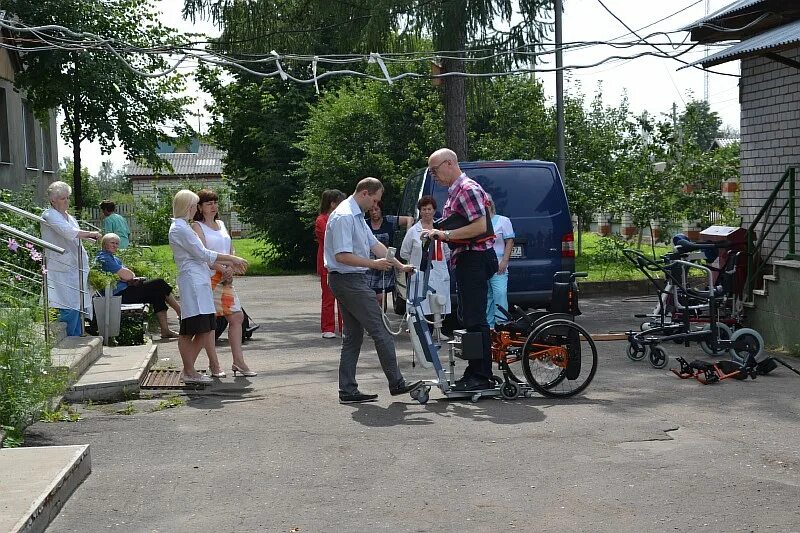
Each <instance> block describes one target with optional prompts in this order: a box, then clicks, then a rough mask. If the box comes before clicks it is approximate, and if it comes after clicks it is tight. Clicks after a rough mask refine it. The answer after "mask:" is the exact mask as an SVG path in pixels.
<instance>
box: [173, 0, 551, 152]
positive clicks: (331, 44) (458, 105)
mask: <svg viewBox="0 0 800 533" xmlns="http://www.w3.org/2000/svg"><path fill="white" fill-rule="evenodd" d="M184 6H185V9H184V13H185V14H186V15H188V16H190V17H195V16H198V15H199V16H210V17H211V18H212V19H213V20H215V21H217V22H218V23H219V24H220V25H222V26H223V27H224V32H223V36H222V38H221V39H220V40H219V42H218V43H217V46H219V47H220V48H221V49H223V50H232V51H237V52H260V53H269V51H271V50H279V51H285V52H289V53H293V54H348V53H365V52H372V51H375V50H381V51H416V50H418V49H419V44H420V41H419V38H425V39H430V41H431V42H432V44H433V47H434V49H435V50H442V51H455V52H454V53H451V54H445V55H443V58H442V68H443V71H444V72H465V62H464V59H467V58H473V57H476V56H477V55H484V56H486V57H490V58H494V60H487V61H485V62H482V63H481V65H482V66H481V67H478V68H480V69H483V70H485V71H489V70H494V69H498V68H499V69H503V68H508V67H509V66H511V65H515V64H518V63H525V64H527V63H528V62H529V61H530V56H529V55H527V54H525V53H520V54H518V55H501V56H495V55H494V54H495V53H497V52H504V51H507V50H511V49H518V50H520V52H530V51H532V50H533V49H534V48H535V43H538V42H540V41H541V40H542V39H543V37H544V36H545V35H546V34H547V32H548V30H549V27H550V26H549V24H547V23H545V22H543V21H542V18H543V17H544V15H545V14H546V13H547V12H548V11H549V9H550V8H551V6H552V0H525V1H520V2H512V1H511V0H469V1H468V0H448V1H436V0H351V1H348V2H329V1H320V0H282V1H279V0H251V1H248V2H240V1H237V0H184ZM276 13H280V15H281V16H276ZM498 27H501V28H502V27H507V28H508V29H504V30H499V29H497V28H498ZM469 49H471V50H474V51H475V52H470V51H469ZM461 51H463V52H461ZM347 68H352V65H347ZM470 68H472V67H470ZM442 91H443V105H444V122H445V142H446V144H447V145H448V146H449V147H450V148H452V149H453V150H455V152H456V153H457V154H458V155H459V157H460V158H462V159H467V158H468V157H469V152H468V146H467V108H466V94H467V91H466V81H465V78H464V77H462V76H447V77H445V78H443V83H442Z"/></svg>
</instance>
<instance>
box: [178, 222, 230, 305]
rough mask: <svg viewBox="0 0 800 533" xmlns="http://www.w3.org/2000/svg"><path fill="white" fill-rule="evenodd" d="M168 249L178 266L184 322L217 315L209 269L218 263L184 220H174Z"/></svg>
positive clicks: (215, 254)
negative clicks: (191, 318) (203, 316)
mask: <svg viewBox="0 0 800 533" xmlns="http://www.w3.org/2000/svg"><path fill="white" fill-rule="evenodd" d="M169 246H170V248H172V257H173V258H174V260H175V264H176V265H177V266H178V290H179V291H180V295H181V319H184V318H189V317H192V316H197V315H213V314H216V311H217V310H216V307H215V306H214V295H213V293H212V292H211V278H210V277H209V276H208V268H209V267H210V266H211V265H212V264H213V263H214V262H215V261H216V260H217V255H218V254H217V252H215V251H213V250H209V249H208V248H206V247H205V246H203V243H202V242H201V241H200V237H198V236H197V234H196V233H195V232H194V231H192V228H191V227H190V226H189V224H188V223H187V222H186V221H185V220H183V219H181V218H173V219H172V225H171V226H170V228H169Z"/></svg>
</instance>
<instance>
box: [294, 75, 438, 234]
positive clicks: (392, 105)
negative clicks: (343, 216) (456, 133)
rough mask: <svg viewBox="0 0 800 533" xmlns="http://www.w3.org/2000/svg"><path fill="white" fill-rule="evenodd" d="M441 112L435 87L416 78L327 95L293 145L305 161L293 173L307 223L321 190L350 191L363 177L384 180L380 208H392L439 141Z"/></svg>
mask: <svg viewBox="0 0 800 533" xmlns="http://www.w3.org/2000/svg"><path fill="white" fill-rule="evenodd" d="M441 112H442V107H441V103H440V100H439V98H438V96H437V95H436V93H435V91H434V90H433V88H432V87H431V86H430V84H428V83H426V82H424V81H419V80H415V81H408V82H404V83H401V84H394V85H388V84H385V83H381V82H375V81H363V80H350V81H349V82H347V83H345V84H344V85H343V86H342V87H341V88H339V89H338V90H337V91H335V92H329V93H327V94H326V95H325V96H324V97H323V98H322V99H321V100H320V102H319V104H318V105H316V106H314V107H313V108H312V109H311V114H310V116H309V119H308V121H307V123H306V127H305V129H304V130H303V132H302V138H301V141H300V142H299V143H298V144H297V147H298V148H300V149H301V150H302V151H303V156H304V157H302V159H300V162H299V165H298V170H297V172H296V173H295V174H296V175H297V176H298V178H299V179H300V182H301V183H302V184H303V193H302V196H301V201H300V207H301V210H302V212H303V214H304V215H305V216H306V219H307V220H308V222H309V223H310V221H311V220H313V217H314V216H316V213H317V209H318V207H319V196H320V193H321V192H322V191H323V190H325V189H329V188H339V189H341V190H342V191H345V192H346V193H350V192H352V191H353V190H355V185H356V183H357V182H358V181H359V180H360V179H361V178H363V177H365V176H374V177H377V178H379V179H380V180H382V181H383V183H384V185H385V186H386V192H385V193H384V206H385V207H384V209H387V210H389V209H391V208H393V207H395V204H394V201H395V200H396V199H397V197H398V194H399V193H400V192H402V190H403V186H404V182H405V179H406V178H407V177H408V176H409V175H410V174H411V173H412V172H413V171H414V170H416V169H418V168H420V167H424V166H425V164H426V161H427V157H428V154H430V152H431V151H432V150H434V149H435V148H436V147H438V146H440V144H441V142H442V137H443V128H442V123H441V118H440V117H441Z"/></svg>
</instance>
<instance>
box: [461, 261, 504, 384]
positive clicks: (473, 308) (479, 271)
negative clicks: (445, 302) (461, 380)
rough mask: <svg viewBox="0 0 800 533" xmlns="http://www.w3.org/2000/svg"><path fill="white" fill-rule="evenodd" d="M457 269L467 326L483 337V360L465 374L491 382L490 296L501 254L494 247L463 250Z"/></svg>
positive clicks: (474, 362)
mask: <svg viewBox="0 0 800 533" xmlns="http://www.w3.org/2000/svg"><path fill="white" fill-rule="evenodd" d="M455 271H456V284H457V285H458V305H459V307H460V311H461V321H462V324H463V326H464V329H466V330H467V331H469V332H480V333H481V335H482V337H483V359H473V360H471V361H469V363H467V368H466V369H465V370H464V377H465V378H472V379H478V380H486V381H488V380H490V379H491V378H492V340H491V337H490V336H489V326H488V324H486V297H487V295H488V292H489V278H491V277H492V275H494V274H495V273H496V272H497V255H496V254H495V253H494V250H492V249H491V248H490V249H489V250H486V251H474V250H467V251H464V252H461V253H459V254H458V255H457V256H456V268H455Z"/></svg>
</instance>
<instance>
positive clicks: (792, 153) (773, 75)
mask: <svg viewBox="0 0 800 533" xmlns="http://www.w3.org/2000/svg"><path fill="white" fill-rule="evenodd" d="M782 55H783V56H785V57H787V58H790V59H793V60H795V61H800V47H798V48H795V49H793V50H789V51H784V52H782ZM740 84H741V86H740V100H741V106H742V115H741V136H742V140H741V163H742V164H741V180H740V186H741V193H740V199H739V213H740V214H741V216H742V219H743V225H744V227H749V226H750V223H751V222H752V221H753V220H754V219H755V217H756V216H757V214H758V212H759V210H760V209H761V208H762V206H763V205H764V202H765V201H766V200H767V198H768V197H769V195H770V194H771V192H772V190H773V188H774V187H775V184H776V183H777V182H778V180H779V179H780V178H781V177H782V176H783V174H784V172H786V169H787V168H788V167H790V166H794V167H800V69H797V68H794V67H790V66H788V65H784V64H782V63H778V62H776V61H773V60H772V59H768V58H764V57H753V58H747V59H743V60H742V78H741V81H740ZM786 197H787V194H786V192H785V191H784V192H783V193H782V194H781V195H780V196H779V200H778V202H779V203H778V204H777V205H778V206H781V205H783V203H784V202H785V201H786ZM799 207H800V206H799ZM778 208H779V207H778ZM774 211H777V209H775V210H774ZM797 220H800V212H798V219H797ZM787 221H788V217H787V216H786V215H785V214H784V216H783V217H782V218H781V221H780V222H779V223H778V224H776V226H775V227H774V228H773V229H772V231H771V232H770V236H769V237H768V238H767V241H766V245H765V246H766V249H767V250H769V249H771V247H772V245H774V243H775V242H776V239H777V237H778V236H780V235H781V234H782V233H783V232H784V231H785V230H786V227H787ZM757 231H758V233H759V234H760V233H761V227H759V228H758V229H757ZM787 251H788V246H787V243H786V242H784V243H783V244H781V245H780V247H779V248H778V250H777V252H776V253H775V255H774V258H775V259H781V258H783V257H784V256H785V255H786V253H787Z"/></svg>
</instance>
